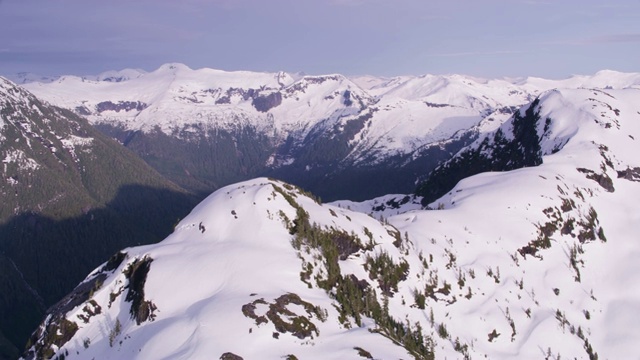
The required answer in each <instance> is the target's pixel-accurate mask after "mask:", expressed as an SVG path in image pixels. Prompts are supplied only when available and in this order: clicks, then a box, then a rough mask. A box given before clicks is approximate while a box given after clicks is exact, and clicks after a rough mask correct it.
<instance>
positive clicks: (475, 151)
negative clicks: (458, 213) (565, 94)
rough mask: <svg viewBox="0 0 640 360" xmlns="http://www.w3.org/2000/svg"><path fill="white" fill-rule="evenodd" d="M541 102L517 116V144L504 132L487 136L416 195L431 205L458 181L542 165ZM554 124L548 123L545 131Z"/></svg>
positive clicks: (438, 170) (429, 179) (434, 173)
mask: <svg viewBox="0 0 640 360" xmlns="http://www.w3.org/2000/svg"><path fill="white" fill-rule="evenodd" d="M538 103H539V99H536V100H534V101H533V102H532V103H531V105H530V106H529V108H528V109H527V110H526V111H525V114H524V116H522V115H520V112H516V113H514V115H513V119H512V124H513V134H512V137H513V140H507V138H506V137H505V134H504V133H503V131H502V129H498V130H497V131H496V132H495V133H493V134H492V135H489V136H487V137H486V138H484V140H483V141H482V142H481V143H480V144H479V145H477V146H475V147H469V148H466V149H464V150H463V151H462V152H461V153H460V154H458V156H456V157H455V158H453V159H451V160H449V161H448V162H446V163H445V164H444V165H441V166H439V167H438V168H436V169H435V170H434V171H432V172H431V173H430V174H429V176H428V177H427V179H426V180H425V181H424V182H423V183H421V184H420V185H419V186H418V188H417V190H416V194H417V195H419V196H422V197H423V202H422V203H423V205H425V206H426V205H427V204H429V203H431V202H433V201H435V200H436V199H438V198H439V197H441V196H442V195H444V194H446V193H447V191H449V190H451V189H452V188H453V187H454V186H455V185H456V184H457V183H458V181H460V180H462V179H464V178H467V177H469V176H473V175H476V174H479V173H482V172H487V171H508V170H515V169H519V168H523V167H529V166H537V165H540V164H542V152H541V149H540V140H541V139H540V137H539V136H538V133H537V127H538V123H539V121H540V113H539V110H538V109H537V108H538ZM550 122H551V120H550V119H547V120H546V123H545V130H546V129H547V128H548V125H549V124H550Z"/></svg>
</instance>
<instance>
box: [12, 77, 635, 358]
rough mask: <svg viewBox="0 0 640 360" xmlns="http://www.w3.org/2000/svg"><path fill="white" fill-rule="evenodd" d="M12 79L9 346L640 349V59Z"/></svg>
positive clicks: (281, 354)
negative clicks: (639, 286)
mask: <svg viewBox="0 0 640 360" xmlns="http://www.w3.org/2000/svg"><path fill="white" fill-rule="evenodd" d="M22 78H23V79H25V81H22V82H24V84H23V85H22V86H23V87H19V86H16V85H15V84H13V83H11V82H9V81H6V80H4V79H2V80H1V81H2V82H1V83H0V85H1V86H0V90H1V91H0V104H2V106H1V108H0V110H1V115H2V117H1V119H0V156H1V157H2V158H3V159H4V160H3V173H2V183H0V186H2V192H3V197H4V198H6V199H7V200H8V201H6V202H5V204H3V206H2V208H1V210H0V214H2V216H3V217H2V223H1V225H0V239H1V241H0V246H1V250H2V253H1V255H0V266H1V267H2V268H3V272H2V274H3V276H2V278H1V279H0V286H2V289H3V291H2V294H3V296H2V298H1V299H0V300H1V301H2V303H0V305H1V306H0V316H1V317H0V331H1V333H0V350H2V354H3V356H5V357H7V358H14V357H15V356H17V355H16V354H17V352H18V351H19V350H18V349H19V348H20V347H21V345H20V343H21V341H24V339H26V336H27V334H28V333H30V332H31V331H32V330H33V329H34V328H35V327H36V326H35V325H36V323H37V321H38V319H42V316H43V314H45V315H44V320H43V321H42V323H41V325H40V326H39V327H38V328H37V329H36V331H35V332H33V334H32V335H31V339H30V341H29V344H28V349H27V352H25V353H24V354H23V356H24V357H25V358H65V359H68V358H81V359H84V358H105V359H108V358H123V357H126V358H201V357H205V358H212V357H213V358H221V359H239V358H248V359H251V358H287V359H296V358H317V357H320V356H321V357H323V358H380V359H387V358H411V357H414V358H419V359H422V358H427V359H428V358H478V357H487V358H514V359H515V358H518V359H520V358H547V359H559V358H567V357H568V358H573V357H575V358H589V359H596V358H628V357H629V356H630V354H634V353H635V352H634V347H635V344H636V343H637V341H638V340H639V339H638V336H637V335H636V333H637V332H636V331H634V329H635V325H634V324H635V322H636V321H635V320H634V319H636V317H637V316H636V314H637V313H638V310H640V309H638V306H637V299H638V297H639V295H640V293H638V291H637V290H636V288H635V287H634V286H633V274H635V273H637V270H638V269H637V266H636V265H635V261H634V259H635V257H636V256H637V254H638V252H639V251H638V250H639V249H638V247H637V246H636V245H635V243H634V241H633V236H634V235H633V234H634V233H635V231H634V230H638V227H637V225H636V224H637V223H638V221H637V220H638V218H639V217H640V211H639V210H638V207H637V205H636V204H634V200H635V199H636V198H637V197H638V196H637V195H638V191H639V190H638V184H637V183H638V181H639V180H640V164H639V163H638V161H637V160H636V158H635V155H634V154H636V152H635V151H637V150H638V145H637V143H636V138H637V137H638V136H640V133H639V132H640V127H639V126H638V118H640V107H638V105H637V104H638V103H639V102H638V99H639V96H640V85H639V84H640V75H638V74H623V73H616V72H611V71H602V72H599V73H597V74H595V75H594V76H575V77H572V78H569V79H566V80H561V81H552V80H544V79H535V78H528V79H501V80H483V79H475V78H471V77H466V76H460V75H451V76H432V75H427V76H421V77H397V78H376V77H368V76H367V77H351V78H347V77H344V76H342V75H327V76H306V75H302V74H287V73H272V74H269V73H251V72H233V73H229V72H223V71H218V70H212V69H200V70H191V69H189V68H187V67H186V66H184V65H181V64H167V65H164V66H162V67H161V68H160V69H158V70H156V71H154V72H150V73H146V72H143V71H139V70H124V71H112V72H108V73H104V74H101V75H98V76H94V77H85V78H80V77H71V76H64V77H52V78H46V79H42V78H40V77H35V76H31V75H28V74H24V75H22ZM33 79H40V80H42V81H41V82H29V81H32V80H33ZM25 89H28V90H29V91H32V92H33V93H34V94H36V96H38V97H37V98H36V97H35V96H34V95H32V94H31V93H30V92H28V91H26V90H25ZM40 98H42V99H44V100H40ZM50 103H51V104H55V106H52V105H50ZM65 108H66V109H65ZM85 117H86V120H85ZM87 120H88V121H87ZM105 135H106V136H105ZM109 137H112V138H113V139H109ZM114 140H115V141H114ZM136 155H137V156H136ZM259 176H272V177H269V178H267V177H259ZM274 177H277V178H280V179H283V180H285V181H282V180H276V179H274ZM251 178H254V179H251ZM247 179H251V180H247ZM237 181H241V182H239V183H233V182H237ZM288 182H291V183H293V184H295V185H290V184H289V183H288ZM229 183H233V184H230V185H227V184H229ZM302 188H305V189H307V190H309V189H311V190H312V193H318V194H320V196H321V197H322V198H323V199H325V200H327V199H328V200H331V201H333V200H335V199H349V200H341V201H335V202H332V203H328V204H323V203H322V201H321V200H320V198H318V197H316V196H314V195H312V194H311V193H309V192H307V191H304V190H302ZM214 190H217V191H215V192H214V193H213V194H211V195H210V196H208V197H206V199H205V200H204V201H202V202H201V203H200V204H199V205H198V206H196V207H195V208H194V209H193V210H192V211H191V214H189V215H188V216H187V217H185V218H183V219H182V220H181V221H179V222H178V221H177V220H178V219H180V218H182V217H183V216H184V215H185V214H186V213H187V212H188V209H190V208H191V207H193V205H194V204H195V201H196V199H202V198H204V197H205V196H206V194H209V193H211V192H212V191H214ZM394 193H404V194H403V195H393V194H394ZM634 194H635V195H634ZM11 195H13V197H11ZM378 195H382V196H379V197H375V196H378ZM363 199H369V200H365V201H361V200H363ZM172 231H173V233H172V234H171V235H169V236H168V237H167V235H168V234H169V233H171V232H172ZM165 237H166V239H165V240H163V241H162V242H160V243H157V244H153V245H145V246H135V245H140V244H152V243H155V242H157V241H158V240H160V239H162V238H165ZM131 246H135V247H131ZM110 255H112V256H111V258H110V259H109V256H110ZM101 261H102V262H104V263H103V264H102V265H100V262H101ZM91 268H95V270H94V271H93V272H91V273H90V274H89V276H88V277H86V279H85V280H83V281H80V279H81V278H82V277H83V275H82V274H86V273H88V272H89V271H90V269H91ZM79 281H80V284H79V285H77V286H76V287H75V289H73V290H72V288H73V285H74V284H78V282H79ZM65 294H67V295H66V296H65Z"/></svg>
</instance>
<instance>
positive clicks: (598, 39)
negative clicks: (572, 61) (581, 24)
mask: <svg viewBox="0 0 640 360" xmlns="http://www.w3.org/2000/svg"><path fill="white" fill-rule="evenodd" d="M624 43H640V33H634V34H609V35H601V36H595V37H591V38H582V39H569V40H559V41H549V42H545V43H544V44H546V45H594V44H624Z"/></svg>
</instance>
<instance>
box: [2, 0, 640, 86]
mask: <svg viewBox="0 0 640 360" xmlns="http://www.w3.org/2000/svg"><path fill="white" fill-rule="evenodd" d="M167 62H182V63H185V64H187V65H188V66H190V67H192V68H201V67H211V68H217V69H223V70H254V71H278V70H284V71H291V72H295V71H303V72H305V73H308V74H326V73H343V74H347V75H361V74H372V75H383V76H392V75H405V74H415V75H419V74H427V73H429V74H450V73H460V74H467V75H474V76H480V77H503V76H541V77H547V78H564V77H567V76H570V75H572V74H592V73H594V72H596V71H598V70H602V69H612V70H618V71H627V72H640V1H638V0H633V1H632V0H621V1H607V2H606V3H605V2H604V1H595V0H583V1H577V0H576V1H562V0H548V1H545V0H528V1H527V0H484V1H483V0H475V1H472V0H467V1H462V0H447V1H445V0H436V1H427V0H386V1H385V0H108V1H105V0H102V1H99V0H0V74H2V75H9V74H13V73H16V72H19V71H27V72H34V73H38V74H41V75H57V74H76V75H86V74H97V73H100V72H102V71H106V70H111V69H122V68H127V67H130V68H142V69H144V70H147V71H150V70H154V69H155V68H157V67H158V66H159V65H161V64H163V63H167Z"/></svg>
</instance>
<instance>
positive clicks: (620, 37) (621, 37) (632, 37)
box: [587, 34, 640, 44]
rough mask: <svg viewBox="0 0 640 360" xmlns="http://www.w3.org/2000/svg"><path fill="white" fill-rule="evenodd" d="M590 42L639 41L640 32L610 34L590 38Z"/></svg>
mask: <svg viewBox="0 0 640 360" xmlns="http://www.w3.org/2000/svg"><path fill="white" fill-rule="evenodd" d="M587 42H588V43H592V44H616V43H640V34H612V35H603V36H597V37H594V38H591V39H589V40H588V41H587Z"/></svg>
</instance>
